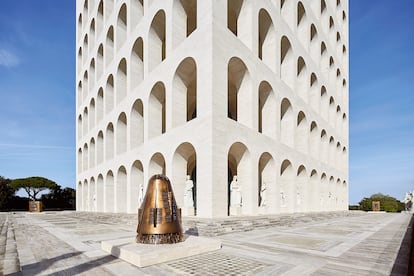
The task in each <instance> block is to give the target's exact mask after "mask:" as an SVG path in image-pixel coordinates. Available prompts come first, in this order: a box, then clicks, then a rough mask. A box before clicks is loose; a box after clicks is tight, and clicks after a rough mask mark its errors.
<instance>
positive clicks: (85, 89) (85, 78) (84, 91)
mask: <svg viewBox="0 0 414 276" xmlns="http://www.w3.org/2000/svg"><path fill="white" fill-rule="evenodd" d="M88 87H89V86H88V71H85V73H84V74H83V85H82V100H85V99H86V98H87V97H88V93H89V90H88Z"/></svg>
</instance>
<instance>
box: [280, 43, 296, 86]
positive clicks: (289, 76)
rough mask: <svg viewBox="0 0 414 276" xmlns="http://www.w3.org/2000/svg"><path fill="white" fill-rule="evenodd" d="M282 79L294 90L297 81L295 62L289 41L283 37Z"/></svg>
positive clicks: (281, 52)
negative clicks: (295, 80)
mask: <svg viewBox="0 0 414 276" xmlns="http://www.w3.org/2000/svg"><path fill="white" fill-rule="evenodd" d="M280 45H281V50H280V79H281V80H282V81H284V82H285V83H286V84H287V85H288V86H289V87H291V88H293V86H294V79H295V60H294V57H293V50H292V46H291V44H290V41H289V39H288V38H287V37H286V36H283V37H282V39H281V42H280Z"/></svg>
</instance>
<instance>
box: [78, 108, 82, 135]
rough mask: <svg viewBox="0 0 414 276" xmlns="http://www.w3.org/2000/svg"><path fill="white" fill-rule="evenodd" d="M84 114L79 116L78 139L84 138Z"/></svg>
mask: <svg viewBox="0 0 414 276" xmlns="http://www.w3.org/2000/svg"><path fill="white" fill-rule="evenodd" d="M82 126H83V123H82V114H79V116H78V139H81V138H82Z"/></svg>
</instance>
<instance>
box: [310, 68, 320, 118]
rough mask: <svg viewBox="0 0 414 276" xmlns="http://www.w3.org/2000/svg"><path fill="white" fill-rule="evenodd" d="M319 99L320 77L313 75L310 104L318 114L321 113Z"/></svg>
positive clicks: (311, 76) (311, 77)
mask: <svg viewBox="0 0 414 276" xmlns="http://www.w3.org/2000/svg"><path fill="white" fill-rule="evenodd" d="M319 97H320V96H319V89H318V77H317V76H316V74H315V73H312V74H311V75H310V90H309V103H310V106H311V107H312V108H313V110H314V111H316V112H317V113H318V112H319Z"/></svg>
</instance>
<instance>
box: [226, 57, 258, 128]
mask: <svg viewBox="0 0 414 276" xmlns="http://www.w3.org/2000/svg"><path fill="white" fill-rule="evenodd" d="M227 79H228V86H227V117H228V118H230V119H233V120H235V121H238V122H240V123H241V124H244V125H246V126H249V127H252V126H253V122H252V118H253V114H252V109H253V108H252V106H251V105H250V103H251V102H252V101H251V99H252V93H251V91H252V88H251V79H250V74H249V71H248V69H247V67H246V65H245V64H244V62H243V61H242V60H241V59H239V58H237V57H233V58H231V59H230V61H229V63H228V70H227ZM239 110H243V112H239Z"/></svg>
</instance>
